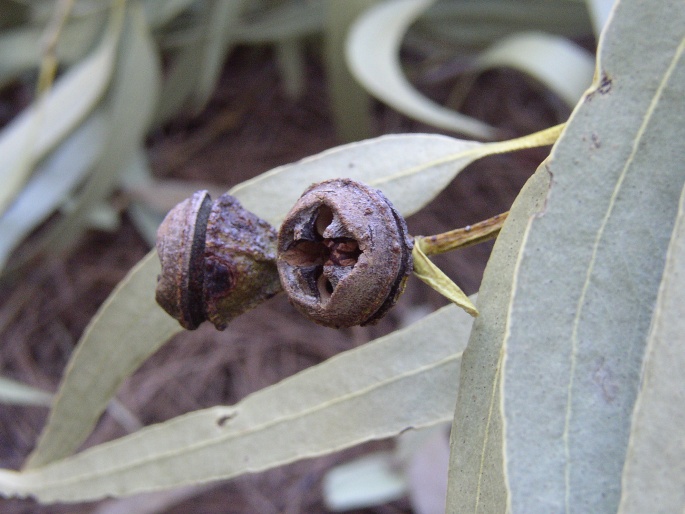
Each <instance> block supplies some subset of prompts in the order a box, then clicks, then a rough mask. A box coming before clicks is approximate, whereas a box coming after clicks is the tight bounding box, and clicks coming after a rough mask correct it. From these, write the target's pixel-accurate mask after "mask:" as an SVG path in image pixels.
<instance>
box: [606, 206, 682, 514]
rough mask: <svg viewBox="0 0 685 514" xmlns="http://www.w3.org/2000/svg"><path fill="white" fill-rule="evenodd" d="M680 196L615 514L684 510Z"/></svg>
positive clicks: (653, 319) (648, 342)
mask: <svg viewBox="0 0 685 514" xmlns="http://www.w3.org/2000/svg"><path fill="white" fill-rule="evenodd" d="M683 305H685V194H681V197H680V209H679V212H678V218H677V220H676V225H675V229H674V230H673V237H672V238H671V244H670V246H669V249H668V254H667V255H666V266H665V269H664V274H663V277H662V279H661V289H660V290H659V298H658V300H657V304H656V307H655V309H654V317H653V318H652V328H651V330H650V332H649V338H648V340H647V350H646V351H645V363H644V366H643V369H642V387H641V388H640V393H639V395H638V398H637V401H636V402H635V410H634V411H633V423H632V428H631V430H630V439H629V440H628V455H627V457H626V462H625V465H624V467H623V480H622V487H621V488H622V493H621V503H620V508H619V510H618V512H619V514H640V513H643V512H663V513H667V512H683V511H684V510H685V488H684V487H683V477H685V444H683V442H684V439H683V427H685V378H683V370H685V320H684V319H683Z"/></svg>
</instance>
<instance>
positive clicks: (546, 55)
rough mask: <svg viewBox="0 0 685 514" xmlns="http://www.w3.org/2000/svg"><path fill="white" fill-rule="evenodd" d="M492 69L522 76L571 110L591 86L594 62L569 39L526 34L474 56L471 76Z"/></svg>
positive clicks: (500, 42)
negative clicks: (532, 79) (500, 68)
mask: <svg viewBox="0 0 685 514" xmlns="http://www.w3.org/2000/svg"><path fill="white" fill-rule="evenodd" d="M495 67H509V68H514V69H517V70H519V71H522V72H523V73H526V74H527V75H529V76H531V77H532V78H534V79H536V80H538V81H539V82H541V83H542V84H544V85H545V86H546V87H547V88H548V89H550V90H551V91H553V92H555V93H556V94H557V95H559V97H560V98H561V99H562V100H563V101H564V102H566V104H567V105H569V106H570V107H573V106H574V105H575V104H576V103H577V102H578V100H580V97H581V96H582V94H583V93H584V92H585V90H586V89H587V88H588V87H589V86H590V84H591V83H592V76H593V74H594V71H595V62H594V59H593V57H592V55H591V54H590V53H589V52H588V51H587V50H585V49H584V48H581V47H580V46H578V45H576V44H575V43H573V42H572V41H571V40H569V39H566V38H563V37H560V36H553V35H550V34H544V33H542V32H526V33H519V34H514V35H512V36H509V37H507V38H505V39H503V40H501V41H498V42H497V43H496V44H495V45H493V46H492V47H490V48H488V50H486V51H485V52H483V53H482V54H480V55H479V56H478V58H477V59H476V64H475V70H472V72H475V73H481V72H483V71H485V70H487V69H491V68H495Z"/></svg>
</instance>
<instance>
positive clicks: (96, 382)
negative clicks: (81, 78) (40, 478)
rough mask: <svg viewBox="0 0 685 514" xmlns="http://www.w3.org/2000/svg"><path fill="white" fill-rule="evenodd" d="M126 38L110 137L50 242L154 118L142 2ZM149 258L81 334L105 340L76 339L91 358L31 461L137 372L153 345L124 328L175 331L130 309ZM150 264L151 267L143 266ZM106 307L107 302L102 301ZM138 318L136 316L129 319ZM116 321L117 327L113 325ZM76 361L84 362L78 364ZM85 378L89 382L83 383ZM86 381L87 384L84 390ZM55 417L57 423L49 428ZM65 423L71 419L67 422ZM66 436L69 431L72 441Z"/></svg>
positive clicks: (87, 421)
mask: <svg viewBox="0 0 685 514" xmlns="http://www.w3.org/2000/svg"><path fill="white" fill-rule="evenodd" d="M124 43H125V44H124V45H123V50H122V51H123V55H122V57H121V60H120V62H119V66H118V72H117V77H118V78H117V82H116V84H115V86H114V90H113V94H112V98H111V100H110V101H111V103H110V106H109V107H110V109H111V111H112V113H111V132H110V134H111V138H110V144H109V145H108V146H107V147H106V148H105V150H104V152H103V155H102V158H101V160H100V163H99V165H98V168H97V169H96V170H95V172H94V173H93V174H92V175H91V177H90V179H89V181H88V182H87V183H86V185H85V186H84V190H83V192H82V193H81V195H80V197H79V199H78V204H77V206H76V208H75V209H74V210H73V211H72V212H71V213H70V214H69V215H67V216H65V217H64V218H63V219H62V220H60V222H59V223H58V224H57V226H56V228H55V229H54V230H53V232H51V233H50V234H49V237H47V238H46V239H45V241H54V243H53V244H52V245H51V246H59V245H65V244H67V243H68V242H69V241H70V240H71V239H73V237H74V235H75V234H78V233H79V231H80V230H81V229H82V224H83V222H84V214H87V213H89V212H90V211H91V209H93V207H95V206H97V205H98V202H100V201H102V199H103V198H104V197H105V196H106V195H108V194H109V193H110V192H111V191H112V189H113V187H114V186H116V185H117V182H118V181H119V180H121V178H122V177H121V175H122V174H121V172H120V170H122V169H125V168H123V166H125V165H126V160H122V155H123V156H129V159H133V158H135V156H136V155H137V149H138V146H139V145H140V141H141V140H142V138H143V136H144V134H145V130H146V128H147V125H148V123H149V119H150V116H151V114H152V106H153V102H154V99H155V94H154V93H155V91H156V88H157V84H158V73H159V71H158V66H159V63H158V62H157V61H156V58H155V57H156V55H155V53H154V51H153V47H152V43H151V41H150V39H149V34H148V33H147V27H146V25H145V20H144V18H143V12H142V9H140V7H139V6H137V5H136V4H133V5H132V6H131V8H130V12H129V15H128V20H127V37H126V39H125V42H124ZM150 260H153V261H154V258H153V259H148V260H147V261H142V262H141V263H140V267H142V268H144V269H149V270H150V272H149V273H148V274H146V275H144V276H142V277H138V278H137V279H136V284H133V285H131V287H129V288H126V287H123V286H122V287H121V288H120V289H123V290H124V291H126V292H125V293H124V294H122V295H121V297H120V301H115V300H114V298H117V296H116V293H114V295H113V296H112V297H111V298H112V301H111V303H112V304H113V305H112V309H113V312H112V314H111V315H112V316H113V318H112V319H109V318H107V317H105V319H104V320H102V322H101V323H102V324H103V327H102V328H91V329H90V330H89V331H87V332H86V334H85V335H84V337H83V340H84V341H86V340H88V339H89V338H90V337H96V338H97V337H103V338H104V341H102V343H104V344H102V346H98V345H91V344H83V343H82V344H79V347H78V350H77V352H76V354H75V355H74V359H76V358H77V357H78V355H79V353H80V354H81V355H82V357H78V358H79V359H84V360H85V362H86V364H84V365H83V369H81V368H79V372H78V373H76V375H75V377H73V378H72V377H71V376H70V374H69V372H67V373H66V375H65V377H64V385H63V386H62V388H61V389H60V390H61V391H64V390H65V389H66V391H67V393H64V394H61V396H59V397H58V400H57V402H56V406H55V409H54V410H53V411H52V412H51V417H50V419H49V420H48V426H47V427H46V430H45V431H44V433H43V436H42V437H41V439H40V440H39V443H38V446H37V448H36V449H35V450H34V452H33V453H32V455H31V457H30V459H29V464H28V465H29V466H37V465H40V464H41V463H45V462H49V461H51V460H53V459H56V458H60V457H63V456H65V455H68V454H70V453H71V452H73V451H74V450H75V449H76V448H77V447H78V445H79V444H81V442H83V440H84V439H85V437H86V436H87V435H88V433H89V432H90V430H91V428H92V426H93V424H94V423H95V421H97V418H98V417H99V416H100V414H101V413H102V411H103V410H104V408H105V407H106V405H107V402H108V401H109V399H110V397H111V396H112V395H113V394H114V392H115V390H116V387H115V385H116V386H118V385H119V384H120V383H121V381H122V380H123V379H124V378H125V377H126V376H128V375H126V374H123V371H126V372H127V373H128V374H131V373H133V371H134V370H135V369H136V368H137V367H138V366H139V365H140V363H142V360H138V359H140V358H144V357H141V355H143V356H145V357H147V356H149V355H150V354H151V353H152V351H154V350H152V351H150V350H149V349H148V347H146V346H145V345H142V346H137V345H135V343H134V344H132V345H130V347H128V348H126V347H125V346H122V345H121V344H120V343H121V340H120V339H119V337H121V330H124V331H130V332H129V335H127V336H126V338H125V339H124V340H130V341H135V340H136V338H143V339H145V338H146V337H148V334H149V332H148V333H146V332H145V328H146V327H148V328H151V323H155V322H156V323H157V324H158V329H159V333H160V334H162V335H163V336H164V337H166V338H168V337H170V335H171V333H170V332H169V325H170V323H169V322H168V320H167V319H160V318H162V316H161V314H160V315H158V316H155V315H154V314H155V312H156V311H152V313H150V315H149V317H147V318H141V317H139V316H133V314H132V312H131V310H132V311H133V312H134V313H135V314H136V315H138V314H139V311H138V310H137V305H138V303H141V299H140V297H142V298H146V297H149V301H150V302H151V301H152V297H153V295H154V289H155V284H156V276H157V273H158V271H156V268H155V263H153V264H150V263H149V261H150ZM146 264H147V266H150V268H145V267H146ZM133 273H135V272H133ZM146 279H147V280H146ZM124 285H125V283H124ZM141 286H142V287H145V288H146V289H139V288H138V287H141ZM127 295H131V298H130V302H131V303H130V305H125V303H126V300H125V298H126V296H127ZM142 303H143V304H145V301H144V300H143V301H142ZM103 309H107V308H106V307H103ZM120 309H121V310H123V311H124V312H125V313H126V315H125V316H128V318H127V317H122V316H121V313H120V312H121V311H120ZM133 319H135V320H136V322H131V321H130V320H133ZM126 320H128V321H126ZM129 323H132V324H129ZM92 326H93V327H99V326H100V324H99V323H98V322H97V318H96V319H95V320H94V321H93V325H92ZM117 326H118V327H119V329H114V328H113V327H117ZM98 330H102V333H100V334H98V335H97V336H91V335H90V333H91V332H92V331H98ZM117 333H119V337H117ZM134 334H135V335H134ZM149 344H150V345H151V346H152V347H153V348H154V345H155V344H156V341H155V340H151V342H150V343H149ZM114 348H116V349H117V350H119V351H121V352H122V354H121V357H120V358H119V359H116V358H115V357H113V356H112V354H113V353H114V351H115V350H114ZM90 352H93V353H92V354H91V353H90ZM148 352H149V353H148ZM74 366H80V365H78V364H75V365H74ZM98 366H102V367H103V368H104V369H106V371H104V370H103V372H102V373H100V374H98V375H96V376H93V375H90V373H91V372H92V371H91V370H92V369H93V368H94V367H98ZM84 375H85V376H86V378H85V379H84V378H83V376H84ZM89 375H90V376H89ZM84 380H85V381H86V382H85V383H89V384H90V385H84ZM82 387H84V388H85V389H81V388H82ZM70 388H75V391H72V392H69V391H70ZM76 391H80V392H76ZM83 391H88V397H89V402H92V403H93V404H94V405H96V406H97V407H95V408H89V407H87V406H86V405H87V404H86V402H84V401H83ZM72 393H73V394H72ZM61 409H65V411H64V412H65V413H64V414H62V415H59V414H58V415H55V412H60V411H61ZM51 424H52V425H54V426H55V427H56V428H51ZM63 424H66V427H65V425H63ZM63 438H66V439H67V440H68V442H67V441H65V440H64V439H63Z"/></svg>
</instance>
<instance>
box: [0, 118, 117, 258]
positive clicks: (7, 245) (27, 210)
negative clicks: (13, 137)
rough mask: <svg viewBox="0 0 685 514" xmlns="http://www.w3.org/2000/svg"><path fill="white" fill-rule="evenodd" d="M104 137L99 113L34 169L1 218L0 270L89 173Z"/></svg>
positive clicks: (104, 127)
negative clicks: (30, 234)
mask: <svg viewBox="0 0 685 514" xmlns="http://www.w3.org/2000/svg"><path fill="white" fill-rule="evenodd" d="M106 136H107V127H106V122H105V120H104V116H103V113H102V112H101V111H96V112H94V113H93V114H92V115H91V116H90V117H89V118H88V119H86V120H85V121H83V123H82V124H81V125H80V126H79V127H78V128H77V129H76V130H75V131H74V132H73V133H72V134H71V135H70V136H69V137H68V138H67V139H66V140H65V141H64V142H63V143H62V144H61V145H60V146H59V147H58V148H57V149H56V150H55V151H54V152H53V153H52V154H51V155H50V156H49V157H48V158H47V159H45V161H44V162H43V163H42V164H41V165H40V166H39V167H38V168H37V169H36V171H35V173H34V174H33V176H32V177H31V179H30V180H29V182H28V183H27V184H26V186H25V187H24V188H23V189H22V190H21V192H20V193H19V195H18V196H17V198H16V199H15V200H14V202H12V204H11V205H10V207H9V209H7V211H6V212H5V213H4V214H3V215H2V216H1V217H0V233H1V234H2V235H3V237H2V239H0V268H2V267H3V266H4V265H5V262H6V260H7V258H8V257H9V255H10V253H11V251H12V250H13V249H14V248H15V247H16V246H17V245H18V244H19V243H20V242H21V241H22V240H23V239H24V238H25V237H26V236H27V235H28V234H29V233H30V232H31V231H32V230H33V229H35V228H36V227H37V226H38V225H39V224H40V223H42V222H43V221H45V220H46V219H47V218H48V216H50V214H52V213H53V212H54V211H55V210H56V209H58V208H59V207H60V206H61V205H63V204H64V202H65V201H66V200H67V198H68V197H69V195H70V194H71V193H72V192H73V190H74V189H75V188H76V186H77V185H78V184H79V183H80V182H81V181H82V180H83V178H84V177H85V175H86V174H87V173H88V172H89V171H90V170H91V169H92V167H93V165H94V163H95V161H96V159H97V158H98V157H99V156H100V153H101V152H102V149H103V147H104V144H105V141H106Z"/></svg>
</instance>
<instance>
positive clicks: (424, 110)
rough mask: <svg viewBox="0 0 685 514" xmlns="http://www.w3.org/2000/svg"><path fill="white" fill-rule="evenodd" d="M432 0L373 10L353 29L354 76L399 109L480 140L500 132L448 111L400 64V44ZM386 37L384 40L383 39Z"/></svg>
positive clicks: (396, 1) (394, 1) (401, 0)
mask: <svg viewBox="0 0 685 514" xmlns="http://www.w3.org/2000/svg"><path fill="white" fill-rule="evenodd" d="M431 3H433V0H418V1H417V0H391V1H387V0H386V1H385V2H382V3H381V4H379V5H377V6H375V7H373V8H371V9H369V10H368V11H367V12H366V13H364V15H362V16H361V17H360V18H359V19H358V20H357V21H356V22H355V24H354V25H353V27H352V28H351V30H350V34H349V36H348V40H347V49H346V52H347V63H348V66H349V67H350V70H351V71H352V74H353V75H354V76H355V78H356V79H357V80H358V81H359V82H360V83H361V84H362V85H363V86H364V87H365V88H366V89H367V90H368V91H369V92H370V93H371V94H372V95H374V96H375V97H376V98H378V99H380V100H382V101H383V102H385V103H387V104H388V105H390V106H391V107H393V108H395V109H397V110H398V111H400V112H402V113H404V114H406V115H407V116H410V117H412V118H415V119H418V120H420V121H423V122H425V123H428V124H430V125H434V126H436V127H439V128H443V129H447V130H453V131H456V132H461V133H463V134H466V135H468V136H471V137H475V138H480V139H493V138H494V136H495V131H494V129H493V128H492V127H490V126H489V125H487V124H486V123H483V122H482V121H479V120H476V119H475V118H470V117H468V116H466V115H463V114H459V113H457V112H455V111H452V110H450V109H447V108H446V107H443V106H441V105H439V104H436V103H435V102H433V101H432V100H429V99H428V98H427V97H425V96H423V95H422V94H420V93H419V92H418V91H417V90H416V89H414V87H412V86H411V85H410V84H409V81H408V80H407V79H406V77H405V76H404V74H403V73H402V69H401V66H400V56H399V52H400V45H401V43H402V39H403V37H404V35H405V33H406V31H407V29H408V28H409V25H410V24H411V23H412V22H413V21H415V19H416V18H417V17H418V16H419V15H420V14H421V13H422V12H423V11H425V10H426V8H427V7H428V6H429V5H430V4H431ZM379 34H383V37H378V35H379Z"/></svg>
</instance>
